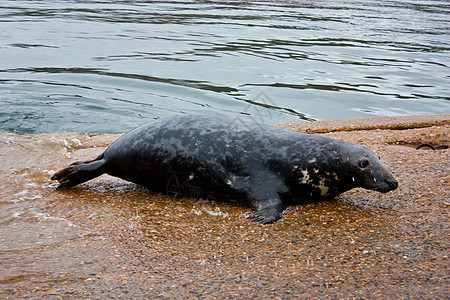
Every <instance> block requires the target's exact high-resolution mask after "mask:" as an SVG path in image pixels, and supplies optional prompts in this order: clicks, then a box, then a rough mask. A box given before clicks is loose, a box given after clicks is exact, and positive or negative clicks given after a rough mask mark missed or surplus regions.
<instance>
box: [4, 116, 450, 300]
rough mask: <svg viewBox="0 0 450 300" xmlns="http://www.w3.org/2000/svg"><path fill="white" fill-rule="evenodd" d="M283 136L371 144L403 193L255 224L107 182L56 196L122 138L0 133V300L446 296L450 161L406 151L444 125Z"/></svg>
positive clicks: (232, 211) (374, 126)
mask: <svg viewBox="0 0 450 300" xmlns="http://www.w3.org/2000/svg"><path fill="white" fill-rule="evenodd" d="M407 123H408V124H409V125H407V126H406V125H405V124H407ZM386 124H391V125H389V126H386ZM280 126H281V127H286V128H290V129H293V130H301V131H306V132H330V133H323V134H324V135H326V136H329V137H332V138H336V139H342V140H346V141H351V142H355V143H360V144H364V145H366V146H368V147H369V148H371V149H372V150H374V151H375V152H377V153H378V154H379V155H380V156H381V159H382V160H383V161H384V162H385V163H386V164H387V165H388V166H389V167H390V168H391V170H392V171H393V173H394V175H395V176H396V177H397V179H398V180H399V184H400V186H399V189H397V190H396V191H394V192H390V193H387V194H380V193H376V192H371V191H366V190H362V189H355V190H352V191H349V192H347V193H345V194H343V195H341V196H340V197H339V198H338V199H337V200H336V201H329V202H320V203H313V204H307V205H301V206H294V207H290V208H289V209H288V210H287V211H286V213H285V216H284V217H283V218H282V219H281V220H280V221H278V222H276V223H274V224H271V225H260V224H257V223H254V222H251V221H249V220H247V219H246V218H245V217H246V216H248V215H250V213H251V210H250V209H249V208H246V207H241V206H238V205H235V204H227V203H213V202H208V201H201V200H193V199H184V198H177V199H174V198H170V197H166V196H163V195H158V194H155V193H151V192H149V191H146V190H144V189H142V188H140V187H138V186H136V185H134V184H130V183H127V182H125V181H121V180H119V179H115V178H112V177H109V176H102V177H100V178H98V179H95V180H92V181H90V182H88V183H86V184H83V185H80V186H79V187H76V188H73V189H70V190H65V191H56V190H55V183H54V182H52V181H51V180H50V179H49V177H50V174H52V173H53V172H55V171H56V170H58V169H60V168H62V167H65V166H66V165H67V164H69V163H71V162H74V161H77V160H86V159H89V158H92V157H94V156H95V155H98V154H100V153H101V152H102V151H103V150H104V149H105V147H106V146H107V145H109V144H110V143H111V142H112V141H113V140H115V139H116V138H117V137H118V135H88V134H83V133H54V134H39V135H17V134H11V133H4V132H0V182H1V186H2V187H1V189H0V208H1V209H0V269H1V270H2V271H1V272H0V298H2V299H25V298H27V299H29V298H34V299H40V298H45V299H61V298H63V299H73V298H89V299H104V298H122V299H142V298H148V299H155V298H165V299H188V298H198V299H226V298H239V299H249V298H258V299H264V298H266V299H269V298H271V299H272V298H274V299H294V298H302V299H306V298H310V299H343V298H345V299H394V298H395V299H399V298H400V299H409V298H411V299H444V298H448V295H449V294H448V293H449V288H448V287H449V286H450V285H449V267H448V250H449V248H448V247H449V246H448V242H449V226H448V224H449V216H448V212H449V210H448V206H449V199H450V197H449V170H450V168H449V162H450V159H449V158H450V157H449V156H450V155H449V154H450V151H449V150H448V149H445V150H428V149H424V148H423V149H421V150H415V149H414V147H413V146H414V145H418V144H420V143H425V142H426V143H432V144H433V145H440V144H446V145H449V144H450V140H449V139H450V138H449V133H450V114H444V115H428V116H417V117H405V118H389V120H387V119H383V118H368V119H358V120H337V121H324V122H315V123H301V124H285V125H280ZM313 127H314V128H315V129H311V128H313ZM380 128H382V129H380ZM400 129H401V130H400Z"/></svg>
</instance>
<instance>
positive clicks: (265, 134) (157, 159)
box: [51, 115, 398, 224]
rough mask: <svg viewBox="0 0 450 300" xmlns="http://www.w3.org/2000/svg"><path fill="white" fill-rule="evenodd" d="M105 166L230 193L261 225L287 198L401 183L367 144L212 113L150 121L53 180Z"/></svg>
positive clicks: (177, 191) (166, 189) (125, 174)
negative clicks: (251, 209)
mask: <svg viewBox="0 0 450 300" xmlns="http://www.w3.org/2000/svg"><path fill="white" fill-rule="evenodd" d="M104 173H107V174H109V175H112V176H116V177H119V178H122V179H125V180H128V181H131V182H134V183H137V184H139V185H142V186H144V187H146V188H148V189H150V190H152V191H155V192H163V193H166V194H171V195H174V196H176V195H181V196H187V197H193V198H208V199H218V200H223V199H233V200H236V201H239V202H241V203H242V204H244V205H248V206H250V207H252V208H253V209H254V210H255V212H254V213H253V214H252V215H251V216H249V219H251V220H254V221H257V222H260V223H264V224H266V223H271V222H274V221H276V220H278V219H279V218H281V217H282V215H283V210H284V208H285V207H286V206H287V205H292V204H299V203H304V202H310V201H316V200H322V199H328V198H333V197H336V196H337V195H339V194H341V193H343V192H345V191H348V190H350V189H352V188H355V187H363V188H366V189H369V190H375V191H378V192H382V193H386V192H389V191H392V190H395V189H396V188H397V186H398V182H397V181H396V180H395V178H394V176H393V175H392V173H391V172H390V171H389V169H388V168H387V167H386V166H385V165H384V164H383V163H382V162H381V161H380V159H379V157H378V156H377V155H375V154H374V153H373V152H372V151H371V150H370V149H368V148H367V147H364V146H361V145H357V144H353V143H350V142H344V141H338V140H333V139H330V138H327V137H323V136H318V135H312V134H305V133H299V132H294V131H290V130H285V129H280V128H275V127H272V126H265V125H261V124H257V123H246V122H243V121H241V120H240V119H238V118H237V119H232V118H223V117H216V116H208V115H175V116H171V117H167V118H164V119H161V120H157V121H153V122H150V123H148V124H146V125H143V126H141V127H139V128H136V129H134V130H133V131H131V132H129V133H127V134H125V135H123V136H122V137H120V138H119V139H117V140H116V141H115V142H114V143H112V144H111V145H110V146H109V147H108V148H107V149H106V150H105V152H103V154H101V155H100V156H98V157H97V158H95V159H93V160H89V161H84V162H76V163H74V164H72V165H70V166H68V167H67V168H65V169H62V170H60V171H58V172H56V173H55V174H54V175H53V176H52V177H51V179H53V180H58V181H59V183H60V184H59V186H58V188H59V189H62V188H68V187H72V186H75V185H77V184H80V183H83V182H85V181H87V180H90V179H92V178H95V177H97V176H100V175H102V174H104Z"/></svg>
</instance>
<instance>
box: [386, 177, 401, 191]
mask: <svg viewBox="0 0 450 300" xmlns="http://www.w3.org/2000/svg"><path fill="white" fill-rule="evenodd" d="M384 182H385V183H386V184H387V187H386V188H384V189H383V191H382V192H385V193H387V192H390V191H393V190H395V189H397V187H398V181H397V180H395V179H394V178H392V179H385V180H384Z"/></svg>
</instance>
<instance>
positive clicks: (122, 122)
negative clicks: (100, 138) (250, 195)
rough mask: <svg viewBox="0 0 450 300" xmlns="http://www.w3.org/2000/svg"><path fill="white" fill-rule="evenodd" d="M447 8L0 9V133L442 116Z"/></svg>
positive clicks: (126, 5) (447, 96)
mask: <svg viewBox="0 0 450 300" xmlns="http://www.w3.org/2000/svg"><path fill="white" fill-rule="evenodd" d="M449 53H450V2H448V1H415V0H408V1H380V0H376V1H366V0H361V1H145V2H139V1H122V2H120V1H119V2H117V1H114V2H95V1H88V2H83V1H60V2H58V1H48V2H38V1H0V130H3V131H15V132H30V133H34V132H55V131H82V132H97V133H99V132H111V133H116V132H126V131H127V130H129V129H131V128H133V127H136V126H138V125H140V124H143V123H146V122H148V121H149V120H152V119H157V118H160V117H164V116H167V115H170V114H175V113H209V114H217V115H228V116H234V117H236V116H240V117H242V118H244V119H253V120H257V121H261V122H264V123H268V124H274V123H282V122H291V121H310V120H323V119H339V118H352V117H369V116H396V115H413V114H427V113H448V112H450V72H449V66H450V55H449Z"/></svg>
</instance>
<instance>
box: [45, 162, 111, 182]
mask: <svg viewBox="0 0 450 300" xmlns="http://www.w3.org/2000/svg"><path fill="white" fill-rule="evenodd" d="M104 164H105V161H104V159H103V155H100V156H98V157H97V158H95V159H93V160H89V161H85V162H76V163H73V164H71V165H70V166H68V167H67V168H64V169H62V170H59V171H58V172H56V173H55V174H53V176H52V177H51V178H50V179H52V180H58V181H59V186H58V187H57V189H64V188H69V187H73V186H76V185H77V184H80V183H83V182H85V181H88V180H91V179H93V178H95V177H98V176H100V175H102V174H103V173H105V172H104V171H103V166H104Z"/></svg>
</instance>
